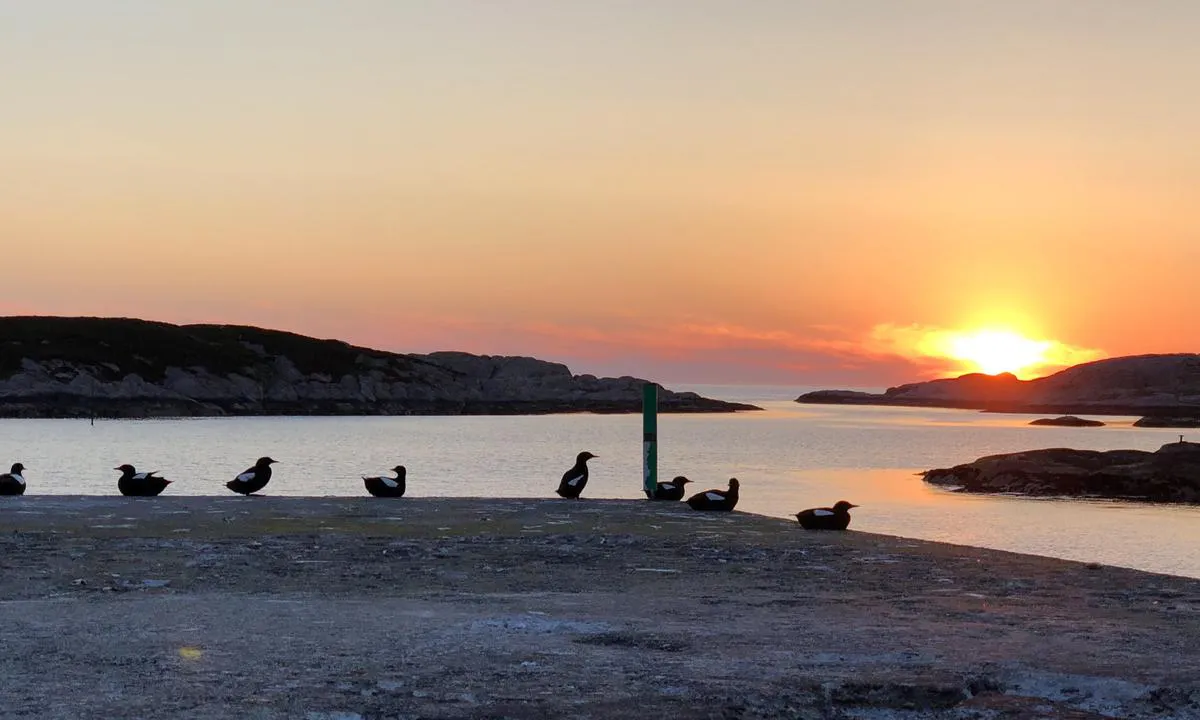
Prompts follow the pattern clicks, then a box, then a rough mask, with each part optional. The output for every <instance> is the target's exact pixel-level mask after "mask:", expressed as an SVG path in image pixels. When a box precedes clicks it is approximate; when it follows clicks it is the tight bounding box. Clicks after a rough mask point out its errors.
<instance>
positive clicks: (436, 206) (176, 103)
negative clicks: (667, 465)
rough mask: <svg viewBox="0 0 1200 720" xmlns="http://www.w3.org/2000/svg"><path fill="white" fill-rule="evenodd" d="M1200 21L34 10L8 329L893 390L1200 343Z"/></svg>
mask: <svg viewBox="0 0 1200 720" xmlns="http://www.w3.org/2000/svg"><path fill="white" fill-rule="evenodd" d="M1196 27H1200V3H1193V2H1190V1H1189V0H1178V1H1169V0H1160V1H1154V0H1149V1H1146V2H1140V3H1126V2H1116V1H1115V0H1093V1H1092V2H1087V3H1080V2H1068V1H1066V0H1029V1H1027V2H1006V3H961V2H956V1H955V0H912V2H905V3H896V2H893V1H892V0H874V1H872V0H846V1H845V2H838V3H829V2H802V1H801V0H777V1H776V0H758V1H757V2H753V3H740V2H733V1H732V0H662V1H661V2H654V3H646V2H634V1H633V0H614V1H613V2H604V3H590V4H584V3H561V2H557V1H556V0H512V1H511V2H504V3H486V2H465V1H461V0H442V1H441V2H438V3H395V2H383V1H382V0H354V1H351V2H334V1H333V0H329V1H327V2H321V1H318V0H298V1H297V2H295V3H289V4H286V5H284V4H282V3H271V2H267V1H266V0H245V1H238V2H235V1H234V0H207V1H205V2H201V1H200V0H187V1H182V0H181V1H180V2H176V3H171V4H168V3H159V2H152V1H151V0H121V1H119V2H113V3H103V4H100V3H92V2H86V1H85V0H45V1H43V2H38V3H12V4H10V5H9V6H6V7H5V8H4V9H3V10H0V66H2V67H5V68H6V69H8V70H6V72H5V73H3V74H2V75H0V108H3V111H2V112H0V247H2V248H3V250H2V252H0V263H2V265H3V267H4V271H5V281H4V284H3V288H4V289H3V290H2V291H0V312H2V313H6V314H13V313H22V314H26V313H38V314H89V315H128V316H137V317H146V318H154V319H161V320H167V321H174V322H191V321H206V322H236V323H251V324H259V325H265V326H271V327H278V328H283V329H290V330H294V331H297V332H302V333H306V334H314V335H319V336H334V337H340V338H343V339H347V340H350V341H352V342H356V343H360V344H366V345H372V346H376V347H381V348H386V349H392V350H399V351H429V350H435V349H462V350H468V351H472V352H484V353H505V354H530V355H536V356H539V357H545V358H548V359H557V360H562V361H565V362H568V363H569V364H570V365H571V366H572V368H573V369H575V370H576V371H577V372H595V373H605V374H608V373H632V374H638V375H642V376H649V377H654V378H657V379H662V380H666V381H691V382H696V381H713V382H722V381H724V382H753V381H758V382H786V383H792V384H797V385H804V386H814V385H815V386H824V385H847V386H883V385H888V384H894V383H897V382H903V381H908V380H913V379H918V378H920V377H930V376H935V375H939V374H944V373H945V372H947V371H951V370H954V369H969V368H966V367H964V366H962V365H961V363H957V362H953V361H947V360H945V359H943V360H937V359H931V358H922V357H920V352H919V351H918V350H917V349H916V348H917V347H918V346H920V345H921V338H923V337H925V336H927V335H930V334H932V336H937V334H938V333H944V332H946V331H956V330H964V331H965V330H976V329H980V328H984V327H1001V328H1009V329H1012V330H1015V331H1017V332H1019V333H1023V334H1025V335H1028V336H1030V337H1032V338H1035V339H1040V340H1046V341H1053V342H1055V343H1059V344H1061V345H1062V346H1065V348H1066V350H1065V351H1064V353H1063V354H1062V355H1061V356H1062V357H1069V358H1074V359H1075V360H1076V361H1077V360H1079V359H1090V358H1092V357H1098V356H1101V355H1105V354H1107V355H1123V354H1135V353H1143V352H1171V351H1193V350H1196V349H1197V345H1198V344H1200V342H1198V341H1200V330H1198V329H1197V327H1198V326H1197V325H1195V324H1194V323H1191V322H1190V319H1191V318H1192V317H1193V316H1195V315H1196V314H1197V310H1200V297H1198V295H1197V293H1195V292H1194V290H1193V288H1194V287H1195V284H1196V283H1195V279H1194V277H1193V275H1194V273H1195V270H1196V268H1198V267H1200V209H1198V208H1197V205H1196V203H1195V197H1196V194H1197V191H1198V190H1200V99H1198V98H1200V94H1198V93H1197V92H1196V90H1197V88H1200V45H1197V44H1196V43H1195V41H1194V33H1193V31H1194V29H1195V28H1196Z"/></svg>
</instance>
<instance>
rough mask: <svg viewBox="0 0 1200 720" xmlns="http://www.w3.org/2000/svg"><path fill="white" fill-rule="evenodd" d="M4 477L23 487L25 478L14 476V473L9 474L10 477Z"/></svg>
mask: <svg viewBox="0 0 1200 720" xmlns="http://www.w3.org/2000/svg"><path fill="white" fill-rule="evenodd" d="M6 477H10V478H12V479H13V480H16V481H17V484H18V485H24V484H25V478H23V477H21V476H20V475H18V474H16V473H12V474H10V475H7V476H6Z"/></svg>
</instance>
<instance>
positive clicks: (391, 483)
mask: <svg viewBox="0 0 1200 720" xmlns="http://www.w3.org/2000/svg"><path fill="white" fill-rule="evenodd" d="M392 472H394V473H396V477H394V478H390V477H387V476H386V475H380V476H378V477H366V476H364V477H363V484H364V485H366V486H367V492H369V493H371V494H372V495H374V496H375V497H402V496H403V495H404V489H405V488H404V478H405V476H406V475H407V474H408V471H407V470H405V469H404V466H403V465H397V466H396V467H394V468H392Z"/></svg>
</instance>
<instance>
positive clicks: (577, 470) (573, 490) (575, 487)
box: [554, 450, 599, 500]
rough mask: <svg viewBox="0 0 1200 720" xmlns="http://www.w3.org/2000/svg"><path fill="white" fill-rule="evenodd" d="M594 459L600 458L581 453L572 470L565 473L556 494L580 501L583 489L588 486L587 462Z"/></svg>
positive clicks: (588, 453) (576, 458)
mask: <svg viewBox="0 0 1200 720" xmlns="http://www.w3.org/2000/svg"><path fill="white" fill-rule="evenodd" d="M594 457H599V456H598V455H593V454H591V453H590V452H587V451H586V450H585V451H583V452H581V453H579V455H577V456H576V457H575V464H574V465H572V466H571V469H570V470H568V471H566V472H565V473H563V476H562V480H560V481H559V483H558V489H557V490H555V491H554V492H556V493H558V494H559V495H560V496H562V497H565V498H568V499H571V500H578V499H579V495H580V493H582V492H583V488H584V487H585V486H586V485H587V481H588V466H587V461H588V460H591V459H592V458H594Z"/></svg>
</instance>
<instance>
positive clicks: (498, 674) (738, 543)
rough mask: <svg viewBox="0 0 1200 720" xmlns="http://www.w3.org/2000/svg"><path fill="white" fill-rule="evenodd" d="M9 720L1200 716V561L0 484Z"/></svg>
mask: <svg viewBox="0 0 1200 720" xmlns="http://www.w3.org/2000/svg"><path fill="white" fill-rule="evenodd" d="M0 530H3V532H2V533H0V568H2V573H0V638H2V650H0V677H3V678H4V682H3V683H0V717H3V718H79V717H114V718H115V717H120V718H153V719H158V718H221V717H236V718H264V719H266V718H272V719H273V718H303V719H306V720H334V719H339V720H351V719H355V718H363V719H367V718H596V719H600V720H605V719H608V718H626V717H658V718H663V717H669V718H768V717H770V718H774V717H794V718H863V719H878V720H885V719H886V720H901V719H905V718H947V719H949V718H954V719H963V720H973V719H976V718H978V719H983V718H1075V719H1077V720H1082V719H1086V718H1200V581H1196V580H1190V579H1186V578H1176V577H1168V576H1161V575H1152V574H1148V573H1141V572H1136V571H1132V570H1124V569H1118V568H1111V567H1104V566H1098V565H1085V564H1079V563H1071V562H1066V561H1060V560H1052V559H1046V558H1038V557H1031V556H1023V555H1015V554H1011V553H1003V552H996V551H990V550H980V549H975V548H967V547H959V546H952V545H943V544H937V543H928V542H922V541H917V540H908V539H903V538H893V537H887V536H880V535H869V534H864V533H857V532H847V533H814V532H805V531H803V530H800V529H799V528H798V526H796V525H795V524H794V523H788V522H784V521H780V520H777V519H772V518H764V517H759V516H754V515H748V514H744V513H732V514H722V515H710V514H702V513H695V512H692V511H691V510H689V509H688V508H687V507H686V506H684V505H683V504H682V503H672V504H666V503H649V502H638V501H606V500H583V501H578V502H572V501H563V500H493V499H426V498H413V499H398V500H392V499H372V498H271V497H263V498H242V497H229V498H199V497H195V498H191V497H160V498H101V497H45V496H41V497H32V496H31V497H22V498H0Z"/></svg>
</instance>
